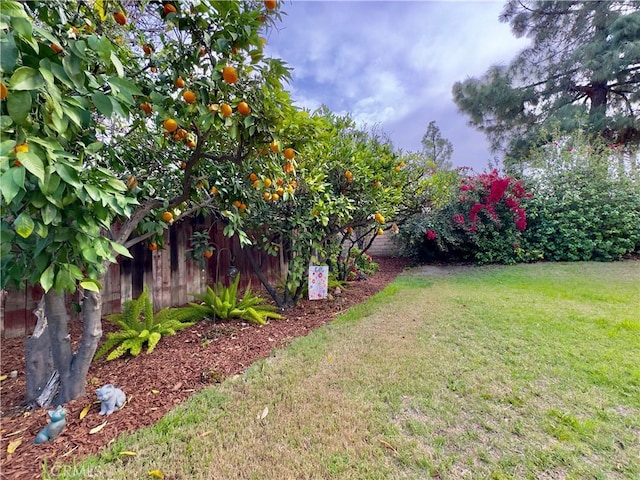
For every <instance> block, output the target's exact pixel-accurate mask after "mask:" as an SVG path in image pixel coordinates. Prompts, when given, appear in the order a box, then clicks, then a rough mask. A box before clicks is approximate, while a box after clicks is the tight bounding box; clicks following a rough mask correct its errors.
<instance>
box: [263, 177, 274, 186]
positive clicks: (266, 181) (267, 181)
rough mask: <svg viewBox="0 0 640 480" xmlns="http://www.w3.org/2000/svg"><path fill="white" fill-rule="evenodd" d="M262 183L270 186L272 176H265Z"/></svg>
mask: <svg viewBox="0 0 640 480" xmlns="http://www.w3.org/2000/svg"><path fill="white" fill-rule="evenodd" d="M262 183H263V184H264V188H269V187H270V186H271V183H272V182H271V179H270V178H265V179H264V181H263V182H262Z"/></svg>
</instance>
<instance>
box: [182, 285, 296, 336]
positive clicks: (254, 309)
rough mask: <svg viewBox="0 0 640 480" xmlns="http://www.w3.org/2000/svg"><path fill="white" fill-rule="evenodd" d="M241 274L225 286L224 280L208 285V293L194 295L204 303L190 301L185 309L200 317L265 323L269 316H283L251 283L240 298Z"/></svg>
mask: <svg viewBox="0 0 640 480" xmlns="http://www.w3.org/2000/svg"><path fill="white" fill-rule="evenodd" d="M239 283H240V275H236V277H235V279H234V281H233V283H232V284H231V285H230V286H228V287H225V286H224V284H223V283H222V282H218V283H216V284H215V285H214V288H211V287H207V293H204V294H194V295H193V296H194V297H195V298H197V299H198V300H200V302H202V303H193V302H192V303H189V306H188V307H185V310H187V311H189V312H193V315H194V316H199V318H206V317H212V318H214V319H215V318H221V319H227V318H240V319H242V320H247V321H249V322H253V323H257V324H259V325H265V324H266V323H267V321H268V319H269V318H283V317H282V315H280V314H278V313H276V312H275V308H276V307H274V306H273V305H268V304H264V301H265V300H264V299H263V298H262V297H260V296H258V295H255V294H253V292H251V285H249V286H247V288H246V289H245V291H244V295H243V297H242V299H240V300H238V285H239Z"/></svg>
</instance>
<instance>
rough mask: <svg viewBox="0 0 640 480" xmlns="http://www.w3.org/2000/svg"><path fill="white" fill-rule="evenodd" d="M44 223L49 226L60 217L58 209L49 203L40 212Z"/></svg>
mask: <svg viewBox="0 0 640 480" xmlns="http://www.w3.org/2000/svg"><path fill="white" fill-rule="evenodd" d="M40 215H41V216H42V221H43V222H44V224H45V225H49V224H50V223H51V222H53V221H54V220H55V219H56V217H57V216H58V209H57V208H56V207H55V206H54V205H52V204H51V203H47V204H46V205H45V207H44V208H43V209H41V210H40Z"/></svg>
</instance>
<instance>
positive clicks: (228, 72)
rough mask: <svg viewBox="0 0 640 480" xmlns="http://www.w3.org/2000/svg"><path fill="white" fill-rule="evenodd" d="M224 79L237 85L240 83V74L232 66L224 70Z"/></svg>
mask: <svg viewBox="0 0 640 480" xmlns="http://www.w3.org/2000/svg"><path fill="white" fill-rule="evenodd" d="M222 79H223V80H224V81H225V82H227V83H236V82H237V81H238V72H236V69H235V68H234V67H232V66H230V65H227V66H226V67H224V68H223V69H222Z"/></svg>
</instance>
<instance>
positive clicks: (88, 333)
mask: <svg viewBox="0 0 640 480" xmlns="http://www.w3.org/2000/svg"><path fill="white" fill-rule="evenodd" d="M101 280H102V279H101ZM100 338H102V295H101V294H100V292H91V291H88V290H85V291H84V296H83V298H82V338H81V339H80V344H79V345H78V350H77V352H76V353H75V355H74V356H73V358H72V359H71V368H70V380H69V384H68V388H66V389H65V388H63V392H64V393H65V395H66V399H65V400H64V402H67V401H69V400H73V399H74V398H79V397H81V396H83V395H84V394H85V385H86V380H87V374H88V373H89V367H90V366H91V362H92V361H93V356H94V355H95V353H96V350H97V348H98V343H100Z"/></svg>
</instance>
